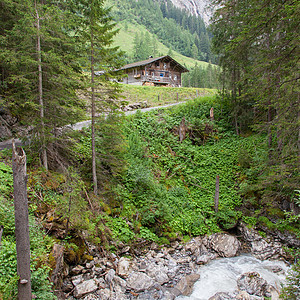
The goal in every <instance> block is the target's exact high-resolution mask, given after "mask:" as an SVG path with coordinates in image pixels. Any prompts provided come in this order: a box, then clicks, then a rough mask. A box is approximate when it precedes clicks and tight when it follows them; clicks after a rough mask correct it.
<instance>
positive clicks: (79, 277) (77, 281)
mask: <svg viewBox="0 0 300 300" xmlns="http://www.w3.org/2000/svg"><path fill="white" fill-rule="evenodd" d="M71 281H72V283H73V285H74V286H77V285H78V284H80V283H82V282H83V281H84V278H83V275H82V274H81V275H76V276H73V277H71Z"/></svg>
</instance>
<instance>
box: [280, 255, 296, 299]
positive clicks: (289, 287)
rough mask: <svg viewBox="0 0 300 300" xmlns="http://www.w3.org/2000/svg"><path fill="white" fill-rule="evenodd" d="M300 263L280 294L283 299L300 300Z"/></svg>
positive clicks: (291, 272) (294, 268) (293, 268)
mask: <svg viewBox="0 0 300 300" xmlns="http://www.w3.org/2000/svg"><path fill="white" fill-rule="evenodd" d="M299 287H300V261H298V262H296V263H295V264H294V265H293V266H292V268H291V270H290V271H289V274H288V275H287V278H286V284H285V286H284V288H283V289H282V292H281V294H280V298H281V299H285V300H298V299H300V289H299Z"/></svg>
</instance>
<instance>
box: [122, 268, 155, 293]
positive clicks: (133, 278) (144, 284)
mask: <svg viewBox="0 0 300 300" xmlns="http://www.w3.org/2000/svg"><path fill="white" fill-rule="evenodd" d="M126 283H127V287H128V288H130V289H132V290H134V291H135V292H142V291H145V290H148V289H150V288H151V287H153V286H154V284H155V281H154V280H153V279H152V278H151V277H149V276H148V275H146V274H145V273H142V272H133V273H131V274H130V276H129V277H128V279H127V282H126Z"/></svg>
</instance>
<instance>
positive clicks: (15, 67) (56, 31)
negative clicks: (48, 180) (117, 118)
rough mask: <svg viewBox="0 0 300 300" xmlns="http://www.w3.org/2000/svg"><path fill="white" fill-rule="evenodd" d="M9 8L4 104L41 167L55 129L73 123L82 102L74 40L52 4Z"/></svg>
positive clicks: (31, 3) (1, 54)
mask: <svg viewBox="0 0 300 300" xmlns="http://www.w3.org/2000/svg"><path fill="white" fill-rule="evenodd" d="M2 5H4V6H5V7H6V8H10V7H11V6H13V7H14V12H12V11H11V13H12V14H13V15H14V19H13V22H12V24H11V26H9V27H8V26H7V27H6V28H4V31H3V35H2V37H1V39H0V44H1V47H0V49H1V50H0V57H1V59H0V61H2V64H3V66H4V68H5V73H6V74H7V75H6V87H5V88H4V89H3V92H2V94H3V99H4V102H5V103H4V105H5V107H6V108H7V109H9V110H10V111H11V113H12V114H13V115H15V116H17V117H18V118H19V120H20V121H21V122H22V123H23V124H25V125H30V126H31V128H32V132H31V133H32V134H31V142H32V143H33V145H37V147H38V148H37V149H38V150H39V152H40V157H41V162H42V164H43V166H44V167H45V168H46V169H47V168H48V159H47V153H49V151H47V147H48V145H49V143H51V142H52V141H53V139H55V131H56V128H58V127H62V126H64V125H66V124H70V123H72V122H75V121H77V120H78V119H79V118H80V117H81V113H82V109H81V108H82V103H81V101H80V100H79V99H78V96H77V95H76V88H77V87H79V86H80V84H79V75H80V69H79V66H78V64H77V63H76V62H77V60H76V59H75V57H76V55H77V54H76V44H75V40H74V39H73V38H72V37H71V36H70V35H69V34H68V29H69V20H70V18H69V15H67V13H66V11H62V10H61V9H60V8H59V7H58V6H57V4H51V2H49V3H47V4H45V3H44V2H43V1H41V2H39V1H29V0H24V1H20V0H18V1H14V2H11V1H8V0H7V1H5V2H4V3H3V2H2Z"/></svg>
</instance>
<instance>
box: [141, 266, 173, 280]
mask: <svg viewBox="0 0 300 300" xmlns="http://www.w3.org/2000/svg"><path fill="white" fill-rule="evenodd" d="M167 272H168V269H167V268H165V267H162V266H160V265H156V264H154V263H152V264H150V265H149V266H148V267H147V269H146V273H147V275H148V276H150V277H152V278H153V279H155V281H157V282H158V283H159V284H164V283H166V282H168V281H169V276H168V275H167Z"/></svg>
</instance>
